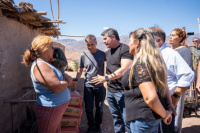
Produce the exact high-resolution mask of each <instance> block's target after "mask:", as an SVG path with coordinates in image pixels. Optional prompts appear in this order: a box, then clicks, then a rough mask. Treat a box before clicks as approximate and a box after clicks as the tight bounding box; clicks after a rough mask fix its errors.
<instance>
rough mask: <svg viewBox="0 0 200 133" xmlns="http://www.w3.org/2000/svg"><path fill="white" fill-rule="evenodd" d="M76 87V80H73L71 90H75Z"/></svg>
mask: <svg viewBox="0 0 200 133" xmlns="http://www.w3.org/2000/svg"><path fill="white" fill-rule="evenodd" d="M76 87H77V82H74V83H73V84H72V87H71V91H75V90H76Z"/></svg>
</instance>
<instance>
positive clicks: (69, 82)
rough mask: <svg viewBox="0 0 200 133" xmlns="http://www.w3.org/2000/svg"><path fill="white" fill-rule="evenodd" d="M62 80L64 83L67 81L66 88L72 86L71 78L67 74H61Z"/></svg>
mask: <svg viewBox="0 0 200 133" xmlns="http://www.w3.org/2000/svg"><path fill="white" fill-rule="evenodd" d="M63 78H64V79H65V81H67V83H68V86H70V85H71V84H72V77H71V76H70V75H68V74H67V73H63Z"/></svg>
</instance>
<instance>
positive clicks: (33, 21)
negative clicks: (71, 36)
mask: <svg viewBox="0 0 200 133" xmlns="http://www.w3.org/2000/svg"><path fill="white" fill-rule="evenodd" d="M20 22H22V23H63V24H66V22H63V21H62V20H47V21H44V20H20Z"/></svg>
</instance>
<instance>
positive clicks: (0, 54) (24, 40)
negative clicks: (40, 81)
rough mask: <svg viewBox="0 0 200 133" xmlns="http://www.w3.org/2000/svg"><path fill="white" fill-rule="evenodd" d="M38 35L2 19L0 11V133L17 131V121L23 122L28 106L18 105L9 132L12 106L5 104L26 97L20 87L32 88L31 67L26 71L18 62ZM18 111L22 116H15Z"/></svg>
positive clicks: (27, 28)
mask: <svg viewBox="0 0 200 133" xmlns="http://www.w3.org/2000/svg"><path fill="white" fill-rule="evenodd" d="M38 34H40V32H39V31H37V30H32V29H31V28H29V27H28V26H26V25H23V24H21V23H19V22H17V21H15V20H12V19H8V18H7V17H5V16H2V12H1V10H0V130H1V131H0V132H2V133H10V132H12V130H16V128H17V126H18V123H19V120H18V118H20V117H21V118H22V119H24V118H25V116H26V105H27V104H20V106H19V107H17V105H16V104H14V105H13V106H12V110H13V112H14V113H13V116H14V117H13V118H14V119H13V121H14V123H13V125H14V128H13V129H12V127H11V124H12V121H11V120H12V115H11V106H10V104H9V103H5V102H4V101H5V100H8V99H15V98H19V97H21V96H22V95H23V94H24V93H25V90H23V89H22V87H26V86H32V82H31V79H30V74H29V73H30V67H25V66H24V65H23V64H21V63H20V62H21V60H22V57H21V55H23V53H24V52H25V50H26V49H29V48H30V45H31V41H32V39H33V38H34V37H35V36H36V35H38ZM21 105H23V106H21ZM18 111H20V112H21V114H22V115H21V116H19V115H18Z"/></svg>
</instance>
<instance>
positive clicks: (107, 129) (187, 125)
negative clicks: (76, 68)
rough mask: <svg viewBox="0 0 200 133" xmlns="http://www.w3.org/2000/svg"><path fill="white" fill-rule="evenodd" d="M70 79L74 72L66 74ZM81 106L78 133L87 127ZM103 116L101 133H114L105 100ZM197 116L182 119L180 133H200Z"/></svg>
mask: <svg viewBox="0 0 200 133" xmlns="http://www.w3.org/2000/svg"><path fill="white" fill-rule="evenodd" d="M67 73H68V74H69V75H71V76H72V77H75V76H76V72H67ZM83 76H84V74H82V77H81V79H80V80H79V82H78V85H77V86H78V87H77V91H78V92H80V94H81V95H82V96H83V82H84V81H83ZM82 106H83V114H82V117H81V125H80V126H79V130H80V133H85V132H86V130H87V128H88V126H87V118H86V114H85V110H84V102H83V104H82ZM103 109H104V115H103V123H102V126H101V128H102V131H103V133H114V129H113V120H112V115H111V113H110V110H109V107H108V103H107V101H106V100H105V102H104V106H103ZM198 113H199V116H196V115H195V114H192V115H191V116H190V117H187V118H183V125H182V127H183V128H182V133H200V112H198Z"/></svg>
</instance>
